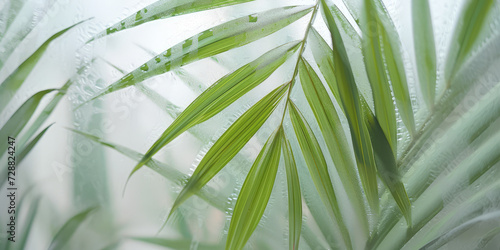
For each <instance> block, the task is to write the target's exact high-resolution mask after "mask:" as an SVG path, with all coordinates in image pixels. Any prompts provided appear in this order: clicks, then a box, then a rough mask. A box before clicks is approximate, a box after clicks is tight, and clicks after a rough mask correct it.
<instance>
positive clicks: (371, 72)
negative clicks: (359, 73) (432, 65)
mask: <svg viewBox="0 0 500 250" xmlns="http://www.w3.org/2000/svg"><path fill="white" fill-rule="evenodd" d="M364 3H365V6H364V16H363V18H362V19H361V20H362V22H361V25H360V27H361V30H362V31H363V45H362V50H363V56H364V62H365V67H366V72H367V74H368V79H369V80H370V86H371V89H372V93H373V102H374V104H375V115H376V116H377V117H378V120H379V122H380V126H381V127H382V130H383V131H384V133H385V136H386V137H387V140H388V141H389V144H390V145H391V148H392V150H395V149H396V143H397V138H396V134H397V129H396V109H395V106H394V103H393V102H392V94H391V88H390V86H389V79H388V76H387V75H386V73H385V67H384V64H386V63H385V62H384V58H383V51H384V50H385V48H383V46H384V44H383V43H384V42H383V41H382V40H383V39H382V37H383V35H382V34H383V33H385V32H386V31H385V28H384V27H383V24H382V22H381V21H380V20H379V19H378V17H377V15H376V11H375V7H374V4H373V3H372V1H371V0H365V1H364Z"/></svg>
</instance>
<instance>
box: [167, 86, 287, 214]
mask: <svg viewBox="0 0 500 250" xmlns="http://www.w3.org/2000/svg"><path fill="white" fill-rule="evenodd" d="M288 86H289V85H288V84H286V85H282V86H280V87H278V88H276V89H275V90H273V91H272V92H271V93H269V94H267V95H266V96H265V97H264V98H262V99H261V100H260V101H258V102H257V103H256V104H255V105H253V106H252V107H251V108H250V109H248V110H247V111H246V112H245V113H244V114H243V115H242V116H240V118H238V119H237V120H236V121H235V122H234V123H233V124H232V125H231V126H230V127H229V128H228V129H227V130H226V132H224V134H222V136H221V137H220V138H219V139H218V140H217V141H216V142H215V143H214V145H213V146H212V147H211V148H210V150H209V151H208V152H207V154H206V155H205V156H204V157H203V159H202V160H201V162H200V164H199V165H198V167H196V170H195V171H194V173H193V175H192V176H191V178H189V181H188V183H187V184H186V186H185V187H184V189H182V191H181V192H180V194H179V196H178V197H177V199H176V200H175V202H174V205H173V206H172V209H171V212H170V214H172V212H173V211H175V210H176V209H177V207H179V206H180V205H181V204H182V203H183V202H184V201H185V200H187V199H188V198H189V197H190V196H191V195H193V193H195V192H197V191H198V190H200V189H201V188H202V187H203V186H205V185H206V184H207V183H208V182H209V181H210V180H211V179H212V178H213V177H214V176H215V175H216V174H217V173H218V172H219V171H220V170H221V169H222V168H224V166H225V165H226V164H227V163H228V162H229V161H231V159H232V158H233V157H234V156H235V155H236V154H237V153H238V152H239V151H240V150H241V149H242V148H243V146H245V144H246V143H247V142H248V141H249V140H250V139H251V138H252V136H253V135H254V134H255V133H256V132H257V130H259V128H260V127H261V126H262V125H263V124H264V122H265V121H266V120H267V118H268V117H269V116H270V115H271V114H272V113H273V111H274V109H275V108H276V107H277V106H278V104H279V102H280V100H281V99H282V98H283V96H284V94H285V92H286V91H287V89H288Z"/></svg>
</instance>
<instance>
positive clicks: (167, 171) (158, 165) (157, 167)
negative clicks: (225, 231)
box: [69, 129, 224, 211]
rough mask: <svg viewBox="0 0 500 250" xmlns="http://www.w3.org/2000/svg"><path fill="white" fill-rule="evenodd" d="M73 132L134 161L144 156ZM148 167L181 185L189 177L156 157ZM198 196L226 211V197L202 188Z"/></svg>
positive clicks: (148, 162)
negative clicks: (224, 204)
mask: <svg viewBox="0 0 500 250" xmlns="http://www.w3.org/2000/svg"><path fill="white" fill-rule="evenodd" d="M69 130H70V131H72V132H75V133H77V134H80V135H82V136H84V137H86V138H87V139H89V140H92V141H94V142H97V143H99V144H100V145H103V146H105V147H109V148H111V149H114V150H116V151H117V152H119V153H120V154H122V155H124V156H127V157H128V158H130V159H132V160H134V161H139V160H140V159H141V158H142V157H144V155H143V154H141V153H139V152H137V151H134V150H132V149H129V148H127V147H124V146H120V145H117V144H114V143H111V142H107V141H104V140H102V139H101V138H99V137H97V136H93V135H90V134H87V133H84V132H82V131H78V130H75V129H69ZM145 165H146V166H147V167H149V168H150V169H151V170H153V171H155V172H156V173H158V174H160V175H161V176H163V177H164V178H165V179H167V180H169V181H171V182H173V183H174V184H175V185H178V186H181V185H182V184H183V183H184V180H186V179H187V178H188V176H187V175H186V174H183V173H182V172H180V171H179V170H177V169H176V168H175V167H173V166H170V165H168V164H165V163H163V162H160V161H158V160H155V159H152V158H151V159H150V160H149V161H147V162H146V163H145ZM195 195H197V196H198V197H200V198H201V199H202V200H204V201H206V202H207V203H208V204H210V205H211V206H213V207H215V208H217V209H219V210H220V211H224V206H223V204H222V202H223V201H224V199H222V198H221V199H216V198H218V197H216V196H214V194H212V193H210V192H209V190H205V189H201V190H200V191H199V192H197V193H195Z"/></svg>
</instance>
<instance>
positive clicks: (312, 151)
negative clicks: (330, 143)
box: [288, 101, 352, 249]
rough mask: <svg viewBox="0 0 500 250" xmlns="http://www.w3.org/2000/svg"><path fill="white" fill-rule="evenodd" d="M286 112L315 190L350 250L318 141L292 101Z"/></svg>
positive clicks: (350, 246)
mask: <svg viewBox="0 0 500 250" xmlns="http://www.w3.org/2000/svg"><path fill="white" fill-rule="evenodd" d="M288 111H289V114H290V120H291V121H292V125H293V129H294V131H295V135H296V137H297V140H298V142H299V146H300V149H301V150H302V154H303V155H304V159H305V161H306V164H307V167H308V169H309V173H310V174H311V177H312V179H313V182H314V185H315V187H316V190H317V191H318V193H319V196H320V198H321V200H322V202H323V204H324V205H325V206H326V207H327V210H328V212H329V214H330V216H331V217H332V219H335V220H336V222H337V224H338V226H339V228H340V231H341V234H342V238H343V240H344V244H345V246H346V247H347V248H348V249H352V243H351V239H350V237H349V231H348V230H347V227H346V225H345V223H344V219H343V217H342V214H341V213H340V208H339V205H338V203H337V197H336V195H335V191H334V189H333V184H332V180H331V179H330V173H329V172H328V166H327V165H326V161H325V157H324V155H323V152H322V151H321V148H320V146H319V143H318V140H317V139H316V137H315V135H314V133H313V131H312V129H311V128H310V127H309V125H308V124H307V122H306V121H305V119H304V117H303V116H302V114H301V113H300V112H299V110H298V108H297V107H296V106H295V104H294V103H293V102H292V101H289V102H288Z"/></svg>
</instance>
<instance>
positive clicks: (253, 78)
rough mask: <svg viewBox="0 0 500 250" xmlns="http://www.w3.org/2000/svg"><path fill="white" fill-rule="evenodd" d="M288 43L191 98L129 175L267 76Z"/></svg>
mask: <svg viewBox="0 0 500 250" xmlns="http://www.w3.org/2000/svg"><path fill="white" fill-rule="evenodd" d="M297 47H298V43H297V42H292V43H287V44H285V45H282V46H280V47H277V48H275V49H273V50H271V51H269V52H268V53H266V54H264V55H263V56H261V57H259V58H257V59H256V60H254V61H252V62H250V63H249V64H246V65H245V66H243V67H241V68H239V69H238V70H236V71H234V72H232V73H230V74H228V75H226V76H224V77H223V78H221V79H219V80H218V81H217V82H216V83H214V84H213V85H212V86H210V88H208V89H207V90H206V91H205V92H203V93H202V94H201V95H200V96H198V98H196V100H194V101H193V102H192V103H191V104H190V105H189V106H188V107H187V108H186V109H185V110H184V111H183V112H182V113H181V114H180V115H179V116H178V117H177V119H175V121H174V122H173V123H172V124H171V125H170V126H169V127H168V128H167V129H166V130H165V132H163V134H162V135H161V136H160V138H159V139H158V140H157V141H156V142H155V143H154V144H153V145H152V146H151V148H150V149H149V150H148V152H147V153H146V154H145V157H144V158H143V159H142V160H141V161H139V162H138V163H137V165H136V166H135V167H134V169H133V170H132V172H131V173H130V176H131V175H132V174H133V173H134V172H135V171H137V170H139V168H141V166H142V165H144V162H146V161H147V160H148V159H150V158H151V157H153V155H155V154H156V153H157V152H158V151H159V150H160V149H161V148H163V147H164V146H165V145H167V144H168V143H169V142H171V141H172V140H173V139H175V138H176V137H177V136H179V135H180V134H182V133H183V132H185V131H186V130H187V129H189V128H191V127H193V126H194V125H197V124H199V123H202V122H204V121H206V120H208V119H210V118H211V117H213V116H214V115H216V114H218V113H219V112H220V111H222V110H223V109H224V108H226V107H227V106H229V105H231V104H232V103H233V102H234V101H236V100H237V99H238V98H240V97H241V96H243V95H244V94H245V93H247V92H248V91H250V90H251V89H253V88H254V87H256V86H257V85H259V84H260V83H261V82H263V81H264V80H265V79H266V78H268V77H269V76H270V75H271V74H272V73H273V72H274V71H275V70H276V69H277V68H278V67H279V66H280V65H281V64H283V62H285V60H286V59H287V58H288V57H289V56H291V55H292V54H293V52H294V51H295V50H296V49H297Z"/></svg>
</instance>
